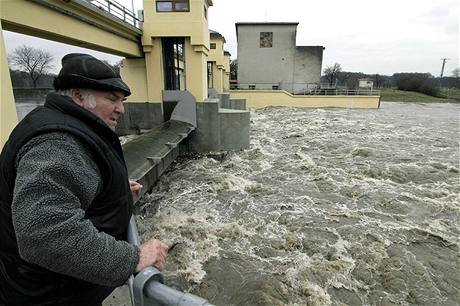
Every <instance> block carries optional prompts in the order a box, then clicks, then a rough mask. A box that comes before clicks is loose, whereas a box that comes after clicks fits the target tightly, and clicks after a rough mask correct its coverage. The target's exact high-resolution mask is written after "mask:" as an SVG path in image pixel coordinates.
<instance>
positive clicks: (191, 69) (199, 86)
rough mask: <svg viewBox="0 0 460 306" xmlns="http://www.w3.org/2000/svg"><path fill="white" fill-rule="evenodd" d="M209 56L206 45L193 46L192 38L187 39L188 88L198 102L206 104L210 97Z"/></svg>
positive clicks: (186, 70) (186, 71)
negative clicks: (208, 78)
mask: <svg viewBox="0 0 460 306" xmlns="http://www.w3.org/2000/svg"><path fill="white" fill-rule="evenodd" d="M207 55H208V50H207V48H206V47H205V46H204V45H192V44H191V43H190V38H186V39H185V79H186V87H187V90H188V91H189V92H190V93H191V94H192V95H193V96H194V97H195V98H196V101H197V102H204V101H205V99H206V98H207V97H208V86H207V84H208V80H207Z"/></svg>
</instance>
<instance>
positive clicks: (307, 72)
mask: <svg viewBox="0 0 460 306" xmlns="http://www.w3.org/2000/svg"><path fill="white" fill-rule="evenodd" d="M323 49H324V48H323V47H322V46H301V47H296V56H295V63H294V87H293V88H294V90H292V91H291V92H293V93H296V92H302V91H303V90H305V89H306V85H305V84H312V83H316V84H320V78H321V70H322V63H323Z"/></svg>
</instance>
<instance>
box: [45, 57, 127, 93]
mask: <svg viewBox="0 0 460 306" xmlns="http://www.w3.org/2000/svg"><path fill="white" fill-rule="evenodd" d="M53 85H54V89H55V90H65V89H70V88H90V89H95V90H101V91H114V90H115V91H121V92H123V93H124V95H125V97H127V96H129V95H130V94H131V91H130V90H129V87H128V85H126V84H125V82H123V80H122V79H121V77H120V74H119V73H118V72H116V71H115V70H114V69H113V68H112V67H110V66H109V65H107V64H105V63H104V62H102V61H100V60H98V59H97V58H95V57H93V56H91V55H89V54H82V53H70V54H67V55H66V56H64V57H63V58H62V69H61V71H59V75H58V76H57V77H56V78H55V79H54V83H53Z"/></svg>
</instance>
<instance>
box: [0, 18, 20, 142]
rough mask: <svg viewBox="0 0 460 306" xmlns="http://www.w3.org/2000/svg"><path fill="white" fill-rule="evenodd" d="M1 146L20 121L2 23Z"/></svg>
mask: <svg viewBox="0 0 460 306" xmlns="http://www.w3.org/2000/svg"><path fill="white" fill-rule="evenodd" d="M0 44H1V46H0V69H1V72H0V76H1V79H0V82H1V83H0V84H1V90H0V148H3V145H4V144H5V142H6V141H7V140H8V137H9V136H10V133H11V131H12V130H13V128H14V127H15V126H16V124H17V123H18V114H17V112H16V104H15V102H14V95H13V86H12V84H11V77H10V72H9V70H8V55H7V54H6V49H5V43H4V41H3V32H2V26H1V23H0Z"/></svg>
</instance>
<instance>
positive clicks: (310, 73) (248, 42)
mask: <svg viewBox="0 0 460 306" xmlns="http://www.w3.org/2000/svg"><path fill="white" fill-rule="evenodd" d="M298 24H299V23H298V22H295V23H290V22H263V23H257V22H256V23H253V22H250V23H249V22H244V23H243V22H242V23H236V33H237V40H238V87H239V88H241V89H282V90H286V91H289V92H292V93H299V92H305V91H307V90H309V89H312V88H316V87H317V86H319V84H320V76H321V66H322V61H323V50H324V49H325V48H324V47H323V46H296V34H297V26H298Z"/></svg>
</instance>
